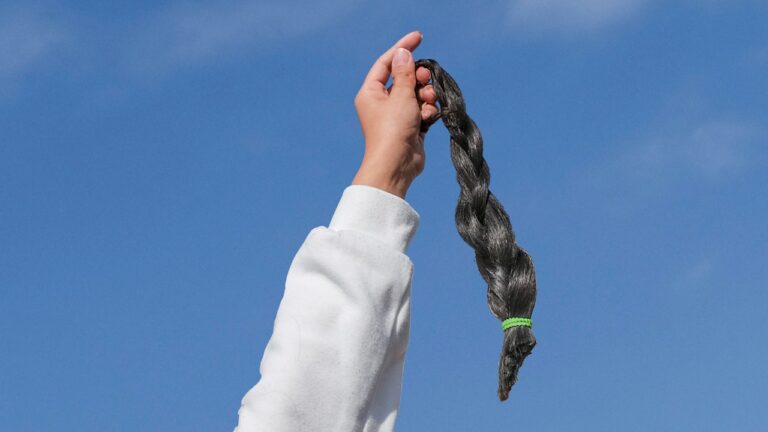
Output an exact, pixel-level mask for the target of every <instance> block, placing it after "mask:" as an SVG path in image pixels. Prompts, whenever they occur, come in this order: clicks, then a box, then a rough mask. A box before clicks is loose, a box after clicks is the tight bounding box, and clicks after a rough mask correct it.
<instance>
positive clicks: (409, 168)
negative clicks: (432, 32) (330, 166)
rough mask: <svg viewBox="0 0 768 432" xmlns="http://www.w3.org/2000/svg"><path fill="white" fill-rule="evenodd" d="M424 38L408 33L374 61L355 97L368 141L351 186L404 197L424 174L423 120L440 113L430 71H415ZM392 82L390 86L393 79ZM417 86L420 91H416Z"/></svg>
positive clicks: (422, 69) (415, 33)
mask: <svg viewBox="0 0 768 432" xmlns="http://www.w3.org/2000/svg"><path fill="white" fill-rule="evenodd" d="M421 39H422V34H421V33H420V32H417V31H414V32H411V33H408V34H407V35H405V36H404V37H403V38H402V39H400V40H399V41H398V42H397V43H396V44H395V45H394V46H393V47H392V48H390V49H389V50H387V52H385V53H384V54H382V55H381V56H380V57H379V58H378V60H376V62H375V63H374V65H373V67H371V70H370V71H369V72H368V75H367V76H366V78H365V81H364V82H363V85H362V87H361V88H360V90H359V91H358V93H357V96H355V109H356V110H357V115H358V117H359V119H360V126H361V127H362V129H363V136H364V138H365V155H364V156H363V162H362V164H361V165H360V169H359V170H358V172H357V175H356V176H355V178H354V179H353V180H352V184H365V185H369V186H373V187H377V188H379V189H383V190H385V191H387V192H390V193H392V194H395V195H397V196H399V197H401V198H405V194H406V193H407V191H408V188H409V187H410V185H411V183H412V182H413V180H414V179H415V178H416V177H417V176H418V175H419V174H421V172H422V171H423V170H424V164H425V154H424V136H425V135H426V131H422V130H421V122H422V120H426V119H427V118H429V117H431V116H433V115H435V114H436V113H437V107H436V106H435V102H436V97H435V91H434V89H433V88H432V85H431V84H428V82H429V75H430V74H429V70H428V69H426V68H423V67H420V68H419V69H418V70H415V69H416V65H415V63H414V59H413V55H412V51H413V50H415V49H416V47H418V46H419V44H420V43H421ZM390 74H392V76H393V84H392V86H391V87H390V88H389V89H387V88H385V86H386V84H387V81H388V80H389V76H390ZM417 82H418V87H419V88H418V90H417Z"/></svg>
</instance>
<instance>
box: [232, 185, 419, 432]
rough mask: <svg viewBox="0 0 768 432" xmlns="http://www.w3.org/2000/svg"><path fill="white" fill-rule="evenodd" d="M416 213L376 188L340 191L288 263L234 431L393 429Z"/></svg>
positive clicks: (406, 326)
mask: <svg viewBox="0 0 768 432" xmlns="http://www.w3.org/2000/svg"><path fill="white" fill-rule="evenodd" d="M419 219H420V218H419V214H418V213H417V212H416V211H415V210H414V209H413V207H411V206H410V205H409V204H408V202H407V201H405V200H404V199H402V198H400V197H399V196H397V195H394V194H391V193H389V192H386V191H384V190H382V189H378V188H375V187H372V186H366V185H350V186H348V187H346V189H344V192H343V194H342V196H341V200H340V201H339V203H338V205H337V207H336V210H335V212H334V214H333V217H332V218H331V222H330V223H329V225H328V227H325V226H318V227H316V228H313V229H312V230H311V231H310V232H309V234H308V235H307V237H306V239H305V240H304V243H303V244H302V245H301V247H300V248H299V250H298V252H297V253H296V256H295V257H294V259H293V261H292V262H291V266H290V268H289V270H288V275H287V278H286V282H285V292H284V293H283V298H282V301H281V302H280V306H279V308H278V311H277V317H276V318H275V324H274V328H273V333H272V336H271V338H270V340H269V343H268V344H267V347H266V349H265V351H264V357H263V358H262V360H261V367H260V372H261V379H260V380H259V382H258V383H257V384H256V385H255V386H254V387H253V388H251V389H250V390H249V391H248V392H247V393H246V395H245V397H244V398H243V400H242V404H241V406H240V410H239V411H238V415H239V423H238V426H237V427H236V428H235V431H236V432H298V431H313V432H326V431H328V432H331V431H333V432H353V431H354V432H360V431H363V432H374V431H375V432H391V431H393V430H394V426H395V418H396V416H397V410H398V406H399V404H400V390H401V384H402V377H403V360H404V356H405V352H406V349H407V347H408V332H409V324H410V298H411V280H412V276H413V262H412V261H411V260H410V258H408V256H407V255H405V253H406V250H407V248H408V245H409V243H410V241H411V239H412V238H413V236H414V234H415V232H416V229H417V228H418V226H419Z"/></svg>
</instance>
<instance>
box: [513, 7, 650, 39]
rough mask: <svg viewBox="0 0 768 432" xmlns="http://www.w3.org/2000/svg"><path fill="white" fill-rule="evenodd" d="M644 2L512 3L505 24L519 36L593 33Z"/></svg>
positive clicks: (621, 17)
mask: <svg viewBox="0 0 768 432" xmlns="http://www.w3.org/2000/svg"><path fill="white" fill-rule="evenodd" d="M645 3H647V0H513V1H512V3H511V5H510V7H509V10H508V15H507V23H508V24H509V26H511V27H512V29H513V30H514V31H516V32H519V33H525V34H531V35H542V34H559V35H564V34H573V33H584V32H594V31H596V30H600V29H602V28H604V27H608V26H610V25H613V24H616V23H618V22H621V21H623V20H625V19H627V18H629V17H630V16H632V15H633V14H635V13H636V12H638V11H639V10H640V9H641V7H642V6H643V5H644V4H645Z"/></svg>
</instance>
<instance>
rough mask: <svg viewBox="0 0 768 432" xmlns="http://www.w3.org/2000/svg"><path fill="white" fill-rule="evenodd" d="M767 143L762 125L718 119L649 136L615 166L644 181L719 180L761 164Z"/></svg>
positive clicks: (624, 155)
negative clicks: (675, 179) (679, 179)
mask: <svg viewBox="0 0 768 432" xmlns="http://www.w3.org/2000/svg"><path fill="white" fill-rule="evenodd" d="M765 144H766V133H765V129H764V128H763V127H762V126H761V125H759V124H756V123H752V122H749V121H745V120H740V119H727V118H718V119H714V120H709V121H705V122H701V123H698V124H695V125H693V126H692V127H690V128H687V129H684V130H681V131H671V132H666V133H663V134H660V135H658V136H652V137H648V138H646V139H644V140H643V141H642V142H641V143H640V144H639V145H636V146H634V147H632V148H631V150H630V151H629V152H627V153H625V154H623V155H622V156H621V157H619V159H618V161H617V166H616V167H617V168H618V169H619V170H620V171H622V172H624V173H626V174H627V175H631V176H633V177H637V178H640V179H643V180H645V181H666V180H671V179H674V178H690V177H696V178H705V179H709V180H720V179H723V178H725V177H727V176H730V175H735V174H738V173H740V172H742V171H743V170H745V169H748V168H750V166H751V165H753V164H757V163H760V161H761V159H762V157H763V155H762V150H763V148H764V147H765Z"/></svg>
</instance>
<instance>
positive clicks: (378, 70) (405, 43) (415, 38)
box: [363, 31, 422, 90]
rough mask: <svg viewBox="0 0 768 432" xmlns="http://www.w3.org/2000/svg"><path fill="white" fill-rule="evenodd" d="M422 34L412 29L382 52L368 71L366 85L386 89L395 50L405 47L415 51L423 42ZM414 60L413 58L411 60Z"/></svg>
mask: <svg viewBox="0 0 768 432" xmlns="http://www.w3.org/2000/svg"><path fill="white" fill-rule="evenodd" d="M421 39H422V34H421V32H418V31H412V32H410V33H408V34H407V35H405V36H403V37H402V38H401V39H400V40H399V41H397V43H395V45H394V46H392V47H391V48H390V49H388V50H387V51H386V52H385V53H384V54H382V55H381V56H380V57H379V58H378V59H377V60H376V62H375V63H374V64H373V66H372V67H371V70H370V71H368V75H367V76H366V77H365V81H364V82H363V86H364V87H368V88H370V89H376V90H385V89H384V86H385V85H386V84H387V81H388V80H389V75H390V74H391V73H392V60H393V58H394V56H395V51H396V50H397V49H398V48H405V49H407V50H408V51H413V50H415V49H416V47H418V46H419V44H420V43H421ZM411 62H413V60H411Z"/></svg>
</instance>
